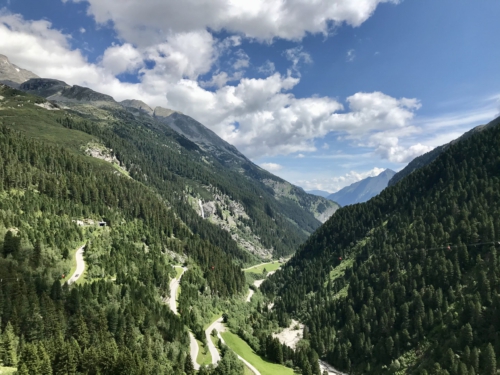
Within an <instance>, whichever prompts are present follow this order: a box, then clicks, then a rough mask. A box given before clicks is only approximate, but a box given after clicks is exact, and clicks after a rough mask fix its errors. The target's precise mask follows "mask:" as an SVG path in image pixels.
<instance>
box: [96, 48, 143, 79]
mask: <svg viewBox="0 0 500 375" xmlns="http://www.w3.org/2000/svg"><path fill="white" fill-rule="evenodd" d="M143 64H144V63H143V56H142V55H141V53H140V52H139V51H138V50H137V49H135V48H134V47H133V46H132V45H131V44H128V43H125V44H123V45H121V46H112V47H109V48H108V49H107V50H106V51H105V52H104V56H103V57H102V65H103V67H104V68H105V69H107V70H108V71H109V72H110V73H111V74H114V75H117V74H120V73H125V72H133V71H134V70H136V69H139V68H140V67H142V66H143Z"/></svg>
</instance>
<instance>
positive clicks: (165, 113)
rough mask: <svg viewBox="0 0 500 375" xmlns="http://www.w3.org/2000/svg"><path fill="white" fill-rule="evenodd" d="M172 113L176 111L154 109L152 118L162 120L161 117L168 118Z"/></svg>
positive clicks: (160, 108) (161, 108)
mask: <svg viewBox="0 0 500 375" xmlns="http://www.w3.org/2000/svg"><path fill="white" fill-rule="evenodd" d="M172 113H176V111H174V110H172V109H169V108H163V107H156V108H155V110H154V112H153V116H154V117H157V118H158V117H159V118H162V117H168V116H170V115H171V114H172Z"/></svg>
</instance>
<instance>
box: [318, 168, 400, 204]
mask: <svg viewBox="0 0 500 375" xmlns="http://www.w3.org/2000/svg"><path fill="white" fill-rule="evenodd" d="M395 174H396V172H394V171H393V170H390V169H386V170H385V171H383V172H382V173H380V174H379V175H378V176H376V177H367V178H365V179H364V180H361V181H358V182H355V183H354V184H352V185H349V186H346V187H345V188H343V189H341V190H339V191H337V192H336V193H333V194H330V195H328V196H327V198H328V199H330V200H332V201H334V202H337V203H338V204H340V205H341V206H347V205H350V204H355V203H362V202H366V201H367V200H369V199H370V198H373V197H374V196H376V195H378V194H380V192H381V191H382V190H384V189H385V188H386V187H387V184H388V183H389V180H390V179H391V178H392V177H393V176H394V175H395Z"/></svg>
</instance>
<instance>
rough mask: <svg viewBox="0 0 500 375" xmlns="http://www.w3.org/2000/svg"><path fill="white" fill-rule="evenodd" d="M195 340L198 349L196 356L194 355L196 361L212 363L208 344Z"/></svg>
mask: <svg viewBox="0 0 500 375" xmlns="http://www.w3.org/2000/svg"><path fill="white" fill-rule="evenodd" d="M196 342H197V343H198V347H199V348H200V350H198V357H196V362H197V363H198V364H199V365H200V366H203V365H209V364H210V363H212V356H211V355H210V350H208V346H205V345H203V343H202V342H201V341H200V340H198V339H196Z"/></svg>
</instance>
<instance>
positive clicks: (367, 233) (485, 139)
mask: <svg viewBox="0 0 500 375" xmlns="http://www.w3.org/2000/svg"><path fill="white" fill-rule="evenodd" d="M499 240H500V127H499V126H496V127H491V128H490V129H486V130H484V131H482V132H478V133H476V134H474V135H473V136H471V137H470V138H468V139H466V140H463V141H461V142H458V143H456V144H455V145H450V146H449V147H448V148H447V149H446V150H445V151H444V152H443V153H442V154H441V155H439V157H437V158H436V160H435V161H434V162H433V163H431V164H430V165H428V166H426V167H424V168H421V169H418V170H416V171H414V172H413V173H412V174H410V175H409V176H407V177H406V178H404V179H403V180H401V181H400V182H399V183H398V184H396V185H395V186H393V187H389V188H387V189H386V190H384V191H383V192H382V193H381V194H380V195H379V196H377V197H375V198H373V199H371V200H370V201H368V202H367V203H364V204H357V205H353V206H348V207H345V208H342V209H340V210H339V211H338V212H337V213H336V214H335V215H334V216H333V217H332V218H331V219H330V220H329V221H328V222H327V223H325V224H324V225H323V226H322V227H321V228H320V229H318V230H317V231H316V232H315V233H314V234H313V235H312V236H311V237H310V238H309V240H308V241H307V242H306V244H305V245H303V246H302V247H301V248H300V250H299V251H298V252H297V253H296V255H295V256H294V257H293V258H292V259H291V260H290V262H289V263H288V264H287V265H286V266H285V267H284V268H283V270H282V271H280V272H277V273H276V274H275V275H273V276H272V277H271V278H270V279H268V280H267V281H266V282H265V283H264V284H263V286H262V289H263V290H264V291H266V293H267V294H268V295H269V296H274V297H275V307H274V309H276V311H277V314H278V316H281V317H282V318H281V319H282V323H283V324H284V323H286V322H285V321H286V319H287V317H288V316H290V315H295V316H297V317H299V318H300V319H301V320H303V322H304V323H305V324H306V325H307V326H308V335H309V336H308V338H309V340H310V343H311V347H312V348H313V349H314V350H315V351H316V352H317V353H318V354H319V355H320V356H321V357H323V358H326V359H327V360H328V361H329V362H330V363H332V364H333V365H334V366H336V367H337V368H339V369H341V370H344V371H349V372H352V373H356V374H386V373H400V374H403V373H410V374H451V375H464V374H487V375H493V374H495V373H496V366H497V365H498V363H497V359H498V358H499V357H500V295H499V293H500V281H499V277H500V261H499V257H498V249H499V246H500V245H499V242H498V241H499Z"/></svg>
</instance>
